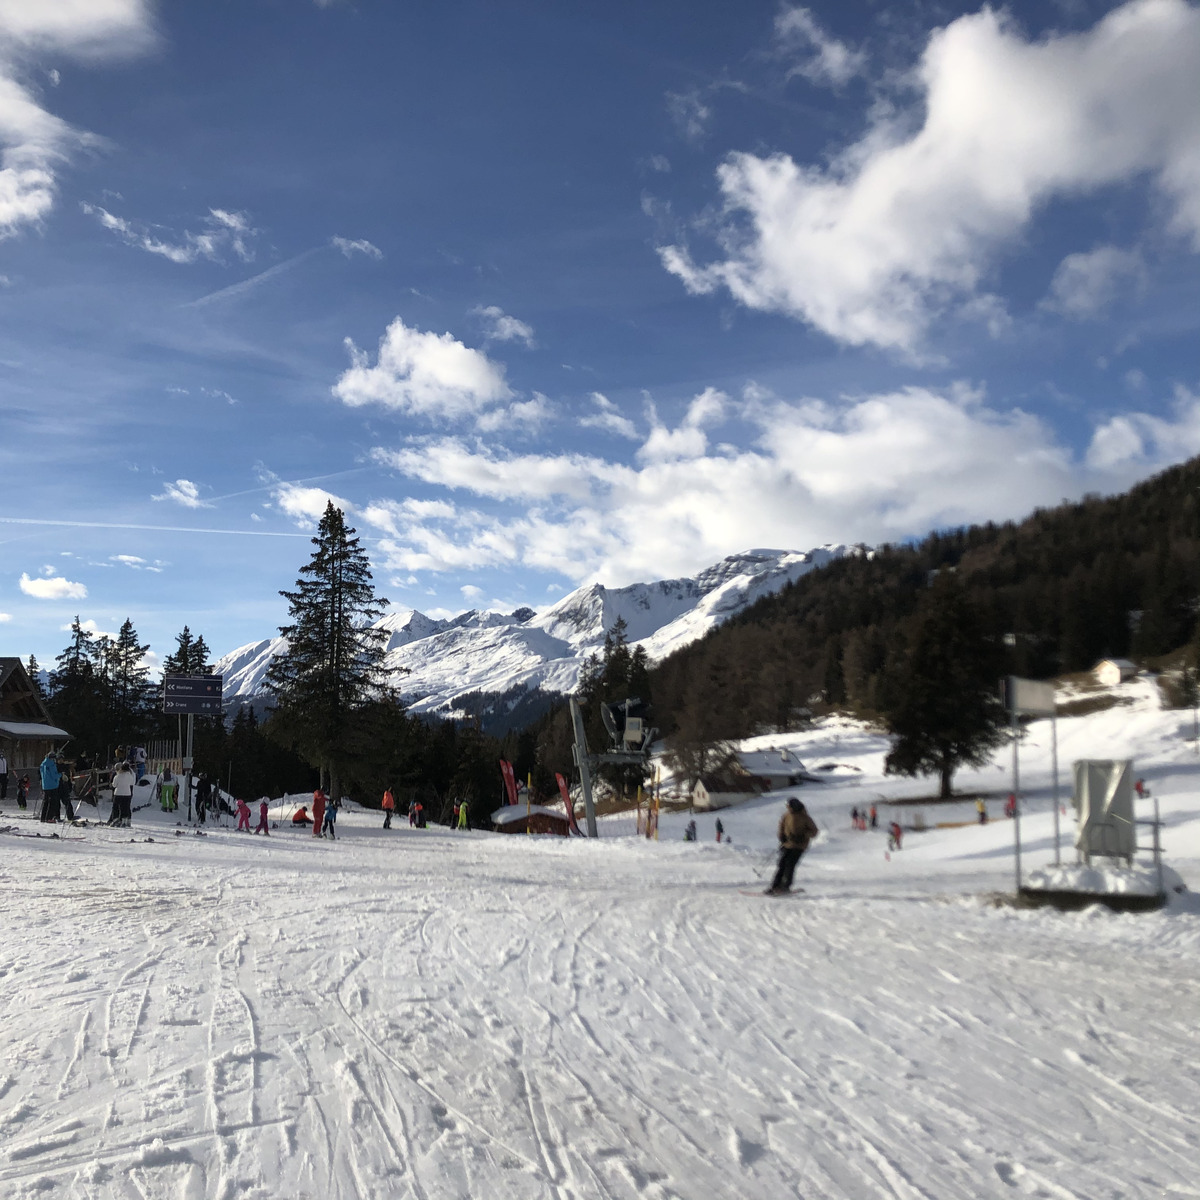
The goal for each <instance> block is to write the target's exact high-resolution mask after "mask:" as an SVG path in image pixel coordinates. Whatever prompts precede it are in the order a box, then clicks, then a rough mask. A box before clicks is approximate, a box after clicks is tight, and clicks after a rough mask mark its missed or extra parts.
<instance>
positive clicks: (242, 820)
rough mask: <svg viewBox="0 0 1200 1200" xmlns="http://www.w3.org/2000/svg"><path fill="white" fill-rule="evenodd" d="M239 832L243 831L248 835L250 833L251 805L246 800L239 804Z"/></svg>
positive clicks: (240, 801)
mask: <svg viewBox="0 0 1200 1200" xmlns="http://www.w3.org/2000/svg"><path fill="white" fill-rule="evenodd" d="M237 819H238V823H237V831H238V833H241V832H242V831H243V830H244V831H245V832H246V833H249V832H250V805H248V804H247V803H246V802H245V800H238V802H237Z"/></svg>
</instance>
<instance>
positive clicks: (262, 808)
mask: <svg viewBox="0 0 1200 1200" xmlns="http://www.w3.org/2000/svg"><path fill="white" fill-rule="evenodd" d="M270 808H271V806H270V805H269V804H268V803H267V798H266V797H265V796H264V797H263V798H262V799H261V800H260V801H259V802H258V826H257V827H256V828H255V830H254V832H255V833H263V834H266V836H267V837H270V836H271V831H270V828H269V826H268V825H267V815H268V813H269V812H270Z"/></svg>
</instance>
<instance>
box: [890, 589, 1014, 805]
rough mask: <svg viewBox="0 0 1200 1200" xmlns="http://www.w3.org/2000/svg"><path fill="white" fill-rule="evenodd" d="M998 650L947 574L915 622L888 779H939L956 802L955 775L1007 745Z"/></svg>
mask: <svg viewBox="0 0 1200 1200" xmlns="http://www.w3.org/2000/svg"><path fill="white" fill-rule="evenodd" d="M1000 672H1001V666H1000V658H999V653H998V648H997V647H995V646H994V645H993V644H992V643H990V642H989V641H988V640H987V639H986V638H985V637H984V636H983V634H982V632H981V630H980V624H979V617H978V614H977V613H976V611H975V608H974V606H973V605H972V604H971V603H970V601H969V600H968V599H967V596H966V594H965V592H964V590H963V588H962V585H961V584H960V583H959V581H958V580H957V579H956V578H955V576H953V575H951V574H946V573H943V574H942V575H941V576H939V577H938V579H937V581H936V582H935V583H934V586H933V587H932V588H931V589H930V592H929V593H928V595H927V597H926V600H925V602H924V603H923V604H922V606H921V608H920V610H919V611H918V613H917V617H916V627H915V630H914V633H913V637H912V641H911V643H910V647H909V653H908V658H907V660H906V662H905V666H904V674H903V676H902V678H901V679H899V680H897V681H896V688H897V691H896V695H897V700H896V703H895V705H894V707H893V708H892V710H891V711H890V712H889V713H888V714H887V718H888V725H889V728H890V731H891V733H892V737H893V741H892V749H891V752H890V753H889V754H888V756H887V767H886V769H887V771H888V773H889V774H896V775H937V776H938V777H939V779H940V787H939V795H940V796H942V797H943V798H946V797H949V796H950V795H951V784H952V782H953V778H954V772H955V771H956V770H957V769H958V768H959V767H960V766H963V765H964V764H966V765H969V766H982V765H983V764H984V763H986V762H987V761H988V760H989V759H990V757H991V752H992V750H994V749H995V747H996V746H998V745H1000V744H1001V743H1002V742H1003V741H1004V709H1003V706H1002V705H1001V703H1000V699H999V696H998V694H997V692H998V681H999V676H1000Z"/></svg>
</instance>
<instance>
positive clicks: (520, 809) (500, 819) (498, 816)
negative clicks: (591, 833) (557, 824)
mask: <svg viewBox="0 0 1200 1200" xmlns="http://www.w3.org/2000/svg"><path fill="white" fill-rule="evenodd" d="M539 814H540V815H541V816H546V817H556V818H557V819H558V820H560V821H565V820H566V819H567V816H566V813H564V812H562V811H561V810H560V809H557V808H547V807H546V806H545V805H544V804H531V805H529V806H528V807H526V806H525V805H524V804H506V805H505V806H504V807H503V808H498V809H496V811H495V812H494V813H492V824H493V825H511V824H512V823H513V822H514V821H523V820H525V818H526V817H527V816H537V815H539Z"/></svg>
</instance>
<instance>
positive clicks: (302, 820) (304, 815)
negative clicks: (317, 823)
mask: <svg viewBox="0 0 1200 1200" xmlns="http://www.w3.org/2000/svg"><path fill="white" fill-rule="evenodd" d="M292 824H293V825H311V824H312V817H310V816H309V815H308V805H307V804H302V805H300V807H299V808H298V809H297V810H296V815H295V816H294V817H292Z"/></svg>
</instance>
